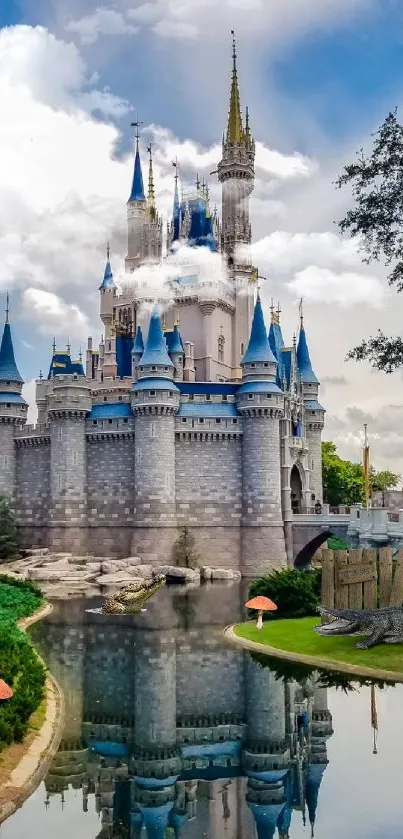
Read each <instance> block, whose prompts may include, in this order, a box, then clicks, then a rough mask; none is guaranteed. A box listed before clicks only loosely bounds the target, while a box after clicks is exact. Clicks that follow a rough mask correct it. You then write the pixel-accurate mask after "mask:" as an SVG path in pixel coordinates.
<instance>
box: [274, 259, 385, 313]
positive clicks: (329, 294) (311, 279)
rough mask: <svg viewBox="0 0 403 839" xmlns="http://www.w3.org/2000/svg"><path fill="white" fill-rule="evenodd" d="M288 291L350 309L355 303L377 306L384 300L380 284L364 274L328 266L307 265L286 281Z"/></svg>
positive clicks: (383, 290) (315, 300)
mask: <svg viewBox="0 0 403 839" xmlns="http://www.w3.org/2000/svg"><path fill="white" fill-rule="evenodd" d="M287 286H288V288H289V289H290V291H293V292H295V294H296V295H297V297H303V298H304V299H305V300H307V301H311V302H313V303H327V304H329V305H330V304H333V303H336V304H337V305H338V306H342V307H346V308H351V307H353V306H356V305H357V304H358V303H365V304H367V305H368V306H374V307H379V306H380V305H382V304H383V303H384V300H385V289H384V286H383V285H382V283H381V282H380V281H379V280H378V279H377V278H376V277H371V276H370V275H368V274H365V275H364V274H358V273H354V272H352V271H343V272H341V273H339V274H338V273H336V272H335V271H332V270H331V269H330V268H320V267H319V266H318V265H309V266H308V267H307V268H304V269H303V270H302V271H297V273H296V275H295V277H294V279H293V280H291V281H290V282H288V283H287Z"/></svg>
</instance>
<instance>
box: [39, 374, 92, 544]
mask: <svg viewBox="0 0 403 839" xmlns="http://www.w3.org/2000/svg"><path fill="white" fill-rule="evenodd" d="M91 407H92V400H91V389H90V386H89V384H87V380H86V379H85V376H79V375H78V374H77V373H74V374H73V375H66V376H56V377H55V381H54V385H53V390H52V393H51V394H50V396H49V410H48V417H49V422H50V495H51V497H50V516H49V524H50V535H49V541H50V547H51V548H53V550H61V551H65V550H67V551H72V552H74V553H77V554H83V553H85V552H86V534H87V523H88V520H87V452H86V438H85V418H86V416H87V414H88V413H89V412H90V411H91Z"/></svg>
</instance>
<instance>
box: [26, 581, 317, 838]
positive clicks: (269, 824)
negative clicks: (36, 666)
mask: <svg viewBox="0 0 403 839" xmlns="http://www.w3.org/2000/svg"><path fill="white" fill-rule="evenodd" d="M245 595H246V591H245V590H244V589H243V587H242V586H240V587H238V586H234V585H232V586H228V587H227V586H222V585H217V584H215V585H213V586H210V587H209V588H207V587H203V588H201V589H194V590H191V591H188V592H183V590H180V589H177V588H175V589H172V588H170V589H164V590H162V591H161V592H159V593H158V595H157V596H156V597H155V598H154V599H153V600H151V601H150V602H149V604H148V609H147V611H146V612H144V613H142V614H141V615H139V616H135V617H123V618H116V617H112V616H103V615H95V614H92V613H89V612H87V611H85V610H86V609H89V608H93V607H94V606H97V605H99V603H98V602H93V601H88V600H87V601H85V600H69V601H67V602H61V601H58V602H56V603H55V604H54V605H55V609H54V612H53V614H52V615H51V616H50V617H49V619H48V620H47V621H46V622H44V623H42V624H40V625H37V626H36V627H35V628H34V631H33V633H32V634H33V635H34V638H35V643H36V644H37V646H38V647H39V649H40V650H41V652H42V653H43V655H44V656H45V658H46V661H47V663H48V664H49V667H50V669H51V671H52V673H53V674H54V676H55V677H56V679H57V680H58V681H59V683H60V685H61V687H62V689H63V692H64V696H65V701H66V727H65V732H64V737H63V740H62V743H61V745H60V748H59V751H58V753H57V754H56V756H55V757H54V759H53V761H52V764H51V766H50V769H49V772H48V775H47V777H46V780H45V786H46V791H47V799H46V802H45V803H46V805H47V806H50V807H52V806H53V805H54V804H56V801H55V799H57V798H59V799H60V798H62V799H63V796H64V795H65V793H66V791H67V790H68V789H69V788H71V787H72V788H73V789H76V790H80V789H81V791H82V801H83V809H84V811H85V810H87V808H88V806H89V798H90V797H91V796H94V797H95V806H96V809H97V812H98V813H99V814H100V831H99V833H98V834H97V839H101V837H102V839H111V837H130V839H140V837H141V839H175V837H176V838H178V837H180V839H196V837H203V836H206V837H209V839H221V837H223V836H225V837H226V839H254V838H255V837H256V836H257V837H258V839H272V837H274V836H275V837H280V839H287V837H289V836H291V835H292V818H293V811H296V810H299V811H302V814H303V818H304V817H305V812H306V818H307V820H310V822H311V824H312V825H313V824H314V822H315V815H316V810H317V806H318V793H319V787H320V783H321V780H322V777H323V773H324V771H325V769H326V765H327V762H328V761H327V749H326V742H327V739H328V737H329V736H330V735H331V734H332V719H331V715H330V713H329V711H328V708H327V691H326V689H325V688H323V687H320V685H319V683H318V682H315V680H313V679H312V678H306V679H304V681H303V682H301V683H297V682H296V681H295V680H294V679H291V678H290V679H283V678H279V676H278V675H276V674H275V673H273V672H272V671H271V670H270V669H269V668H267V667H262V666H261V664H260V663H259V662H257V661H255V660H254V659H253V658H252V657H251V656H250V655H249V654H248V653H244V652H242V651H240V650H238V649H235V648H233V647H230V646H228V645H227V644H226V643H225V642H224V641H223V638H222V628H223V626H224V625H226V624H229V623H233V622H236V621H237V620H239V619H240V617H241V613H242V603H243V602H244V601H245ZM299 818H301V816H299ZM224 828H225V832H224ZM94 839H95V837H94Z"/></svg>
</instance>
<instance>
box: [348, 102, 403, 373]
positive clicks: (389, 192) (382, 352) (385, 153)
mask: <svg viewBox="0 0 403 839" xmlns="http://www.w3.org/2000/svg"><path fill="white" fill-rule="evenodd" d="M336 185H337V186H338V187H339V188H341V187H344V186H349V187H350V188H351V191H352V197H353V201H354V206H353V207H352V208H351V209H349V210H348V211H347V213H346V215H345V217H344V218H343V219H342V220H341V221H340V222H339V228H340V230H341V231H342V233H346V232H349V233H350V234H351V235H352V236H356V237H358V238H359V240H360V245H361V248H362V250H363V253H364V261H366V262H368V263H369V262H371V261H372V260H375V261H380V260H381V259H383V261H384V262H385V264H386V265H387V266H390V268H391V271H390V273H389V277H388V280H389V284H390V285H393V286H395V288H396V290H397V291H398V292H400V291H402V289H403V125H401V124H400V122H399V121H398V119H397V112H396V111H394V112H391V113H389V114H388V116H387V117H386V119H385V120H384V122H383V124H382V125H381V127H380V128H379V129H378V131H377V132H376V133H375V135H374V141H373V147H372V151H371V153H370V154H369V155H368V156H367V155H366V154H364V151H363V150H362V149H361V150H360V151H359V152H357V156H356V160H355V162H354V163H349V164H348V165H346V166H345V167H344V170H343V172H342V174H341V175H340V176H339V178H338V179H337V181H336ZM347 357H348V358H352V359H354V360H355V361H363V360H364V359H366V360H368V361H369V362H370V363H371V364H372V366H373V367H375V368H376V369H378V370H383V371H384V372H385V373H392V372H393V371H394V370H396V368H398V367H400V366H401V365H402V364H403V341H402V339H401V338H400V337H399V336H396V337H393V336H392V337H390V338H389V337H387V336H386V335H384V333H383V332H382V331H381V330H378V333H377V335H375V336H373V337H371V338H364V339H363V340H362V341H361V343H360V344H359V345H358V346H356V347H354V349H352V350H351V351H350V352H349V353H348V356H347Z"/></svg>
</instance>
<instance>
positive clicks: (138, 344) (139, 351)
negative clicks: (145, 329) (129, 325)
mask: <svg viewBox="0 0 403 839" xmlns="http://www.w3.org/2000/svg"><path fill="white" fill-rule="evenodd" d="M143 352H144V342H143V333H142V331H141V326H138V327H137V330H136V335H135V339H134V344H133V349H132V379H133V381H134V382H135V381H136V379H137V369H136V368H137V365H138V363H139V361H140V358H141V356H142V355H143Z"/></svg>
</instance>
